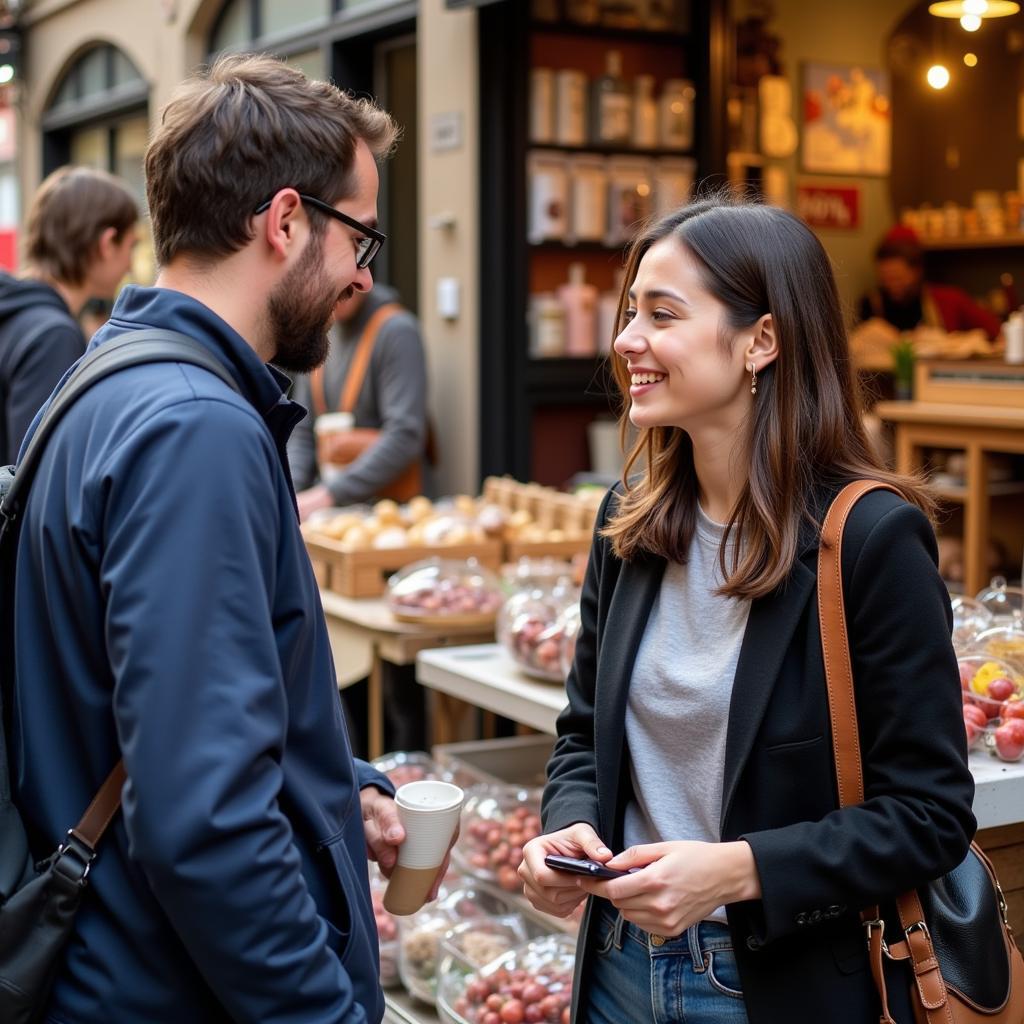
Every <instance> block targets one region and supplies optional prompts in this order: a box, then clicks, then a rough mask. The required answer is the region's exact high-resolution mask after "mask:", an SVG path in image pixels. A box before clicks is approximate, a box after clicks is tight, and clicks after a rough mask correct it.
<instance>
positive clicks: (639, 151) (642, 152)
mask: <svg viewBox="0 0 1024 1024" xmlns="http://www.w3.org/2000/svg"><path fill="white" fill-rule="evenodd" d="M530 151H531V152H534V151H551V152H554V153H569V154H571V155H575V156H605V157H608V156H633V157H640V158H641V159H649V160H660V159H662V158H663V157H666V158H672V157H675V158H677V159H683V160H685V159H687V158H688V159H690V160H693V159H695V157H694V152H693V150H692V149H663V148H661V147H655V148H653V149H645V148H635V147H633V146H620V145H614V146H610V145H606V144H601V143H595V144H594V145H589V146H564V145H561V144H560V143H557V142H531V143H530ZM744 155H746V154H744ZM758 159H761V158H758ZM748 162H749V161H748Z"/></svg>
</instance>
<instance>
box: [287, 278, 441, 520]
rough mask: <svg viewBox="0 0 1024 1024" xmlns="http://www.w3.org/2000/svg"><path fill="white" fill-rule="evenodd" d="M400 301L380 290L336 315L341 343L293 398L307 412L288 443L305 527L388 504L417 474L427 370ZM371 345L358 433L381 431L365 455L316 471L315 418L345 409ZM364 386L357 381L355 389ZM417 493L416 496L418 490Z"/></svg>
mask: <svg viewBox="0 0 1024 1024" xmlns="http://www.w3.org/2000/svg"><path fill="white" fill-rule="evenodd" d="M397 303H398V295H397V293H396V292H394V291H393V290H392V289H390V288H384V287H381V286H380V285H377V287H375V288H374V289H373V291H372V292H371V293H370V294H368V295H364V294H363V293H361V292H356V293H355V294H354V295H353V296H352V297H351V298H350V299H347V300H346V301H344V302H339V303H338V306H337V308H336V310H335V323H336V327H335V330H334V331H333V332H332V333H334V334H335V335H336V337H335V338H334V339H332V342H331V348H330V353H329V355H328V356H327V362H326V363H325V364H324V366H323V367H322V369H320V370H317V371H314V372H313V373H312V374H310V376H308V377H300V378H298V379H297V380H296V381H295V388H294V390H293V392H292V398H294V399H295V401H297V402H298V403H299V404H300V405H303V406H305V407H306V408H307V409H309V410H310V411H309V413H308V415H307V416H306V418H305V419H304V420H303V421H302V422H301V423H300V424H299V425H298V426H297V427H296V428H295V430H294V431H293V433H292V436H291V440H290V441H289V442H288V460H289V462H290V464H291V470H292V479H293V480H294V481H295V487H296V488H297V489H298V491H299V494H298V501H299V514H300V516H301V518H302V519H307V518H308V517H309V514H310V513H311V512H313V511H315V510H316V509H318V508H327V507H329V506H331V505H353V504H356V503H358V502H364V501H372V500H373V499H374V498H377V497H383V496H385V495H386V494H388V492H389V488H392V487H394V485H395V483H396V481H397V480H399V479H404V476H405V474H407V472H408V470H409V468H410V466H411V465H414V464H415V465H416V467H417V468H418V466H419V463H420V460H421V459H422V457H423V448H424V445H425V443H426V435H427V409H426V405H427V369H426V358H425V356H424V353H423V340H422V338H421V337H420V330H419V324H418V323H417V322H416V318H415V317H414V316H413V315H412V314H411V313H408V312H406V311H405V310H403V309H402V308H401V307H400V306H398V304H397ZM367 340H368V341H369V344H371V345H372V349H371V354H370V359H369V364H368V366H367V367H366V372H365V376H364V377H363V379H362V382H361V386H359V387H358V391H357V394H356V398H355V401H354V407H353V409H352V410H351V411H352V412H353V413H354V419H355V424H354V425H355V426H356V427H357V428H364V427H368V428H371V429H375V430H379V431H380V436H379V437H378V438H377V440H376V441H375V442H374V443H373V444H372V445H371V446H370V447H368V448H367V449H366V450H365V451H364V452H363V453H362V454H361V455H359V456H358V457H357V458H356V459H354V460H353V461H352V462H351V463H349V464H348V465H346V466H345V468H344V469H333V468H325V467H324V466H319V465H318V463H317V453H316V443H315V439H314V434H313V424H314V422H315V418H316V416H318V415H321V414H322V413H325V412H338V411H349V410H345V409H342V406H343V405H344V404H345V398H346V397H347V396H346V391H347V387H348V384H349V382H350V379H351V376H352V374H353V373H358V372H359V371H358V369H355V368H356V367H358V365H359V360H358V359H357V357H356V353H357V351H358V350H359V347H360V344H361V343H366V342H367ZM356 383H357V384H359V381H358V380H357V381H356ZM414 489H417V490H420V492H422V491H421V489H420V488H416V487H415V485H414Z"/></svg>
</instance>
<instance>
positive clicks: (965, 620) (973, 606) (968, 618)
mask: <svg viewBox="0 0 1024 1024" xmlns="http://www.w3.org/2000/svg"><path fill="white" fill-rule="evenodd" d="M950 604H951V606H952V608H953V646H954V647H955V648H956V650H957V651H958V652H959V651H962V650H964V649H966V648H967V647H969V646H970V645H971V644H972V643H973V642H974V639H975V637H977V635H978V634H979V633H981V632H982V631H983V630H986V629H988V627H989V626H991V625H992V613H991V612H990V611H989V610H988V609H987V608H986V607H985V606H984V605H983V604H982V603H981V602H980V601H979V600H978V599H977V598H975V597H966V596H964V595H961V596H959V597H954V598H953V600H952V601H951V602H950Z"/></svg>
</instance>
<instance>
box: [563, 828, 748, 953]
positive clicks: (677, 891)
mask: <svg viewBox="0 0 1024 1024" xmlns="http://www.w3.org/2000/svg"><path fill="white" fill-rule="evenodd" d="M607 864H608V867H610V868H619V869H620V870H622V871H628V870H629V869H630V868H640V869H641V870H639V871H634V872H633V873H632V874H631V875H629V876H627V877H625V878H615V879H612V880H611V881H598V880H593V879H590V878H584V877H582V876H581V877H580V879H579V884H580V888H581V889H582V890H583V891H584V892H587V893H590V894H591V895H594V896H602V897H604V898H605V899H606V900H609V901H610V902H611V903H612V905H613V906H614V907H615V908H616V909H617V910H618V911H619V912H620V913H621V914H622V916H623V917H624V918H625V919H626V920H627V921H631V922H632V923H633V924H635V925H637V927H639V928H643V930H644V931H645V932H652V933H654V934H655V935H679V934H680V933H682V932H684V931H686V929H687V928H689V927H690V925H692V924H696V923H697V922H698V921H703V920H704V918H706V917H707V916H708V914H710V913H712V912H713V911H714V910H716V909H717V908H718V907H720V906H722V905H723V904H727V903H736V902H739V901H740V900H753V899H759V898H760V896H761V882H760V879H759V877H758V874H757V866H756V864H755V862H754V853H753V851H752V850H751V849H750V846H749V845H748V844H747V843H745V842H742V841H740V842H735V843H698V842H689V841H686V842H684V841H677V842H672V843H650V844H649V845H646V846H633V847H630V849H628V850H626V852H625V853H620V854H619V855H618V856H617V857H613V858H612V859H611V860H610V861H608V862H607Z"/></svg>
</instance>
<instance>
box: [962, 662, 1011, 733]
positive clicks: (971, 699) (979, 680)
mask: <svg viewBox="0 0 1024 1024" xmlns="http://www.w3.org/2000/svg"><path fill="white" fill-rule="evenodd" d="M957 665H958V666H959V669H960V688H961V690H962V691H963V702H964V704H965V705H973V706H975V707H977V708H980V709H981V710H982V711H983V712H984V713H985V717H986V718H987V719H988V720H990V721H991V720H992V719H994V718H999V717H1001V716H1002V715H1003V712H1004V706H1005V705H1006V704H1007V703H1019V702H1020V701H1022V700H1024V674H1022V673H1021V672H1019V671H1018V670H1017V669H1015V668H1014V667H1013V665H1011V664H1010V663H1009V662H1007V661H1004V660H1002V659H1000V658H995V657H992V656H991V655H988V654H985V653H984V652H978V653H972V654H967V655H963V656H961V657H959V658H957Z"/></svg>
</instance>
